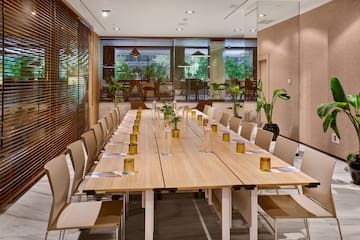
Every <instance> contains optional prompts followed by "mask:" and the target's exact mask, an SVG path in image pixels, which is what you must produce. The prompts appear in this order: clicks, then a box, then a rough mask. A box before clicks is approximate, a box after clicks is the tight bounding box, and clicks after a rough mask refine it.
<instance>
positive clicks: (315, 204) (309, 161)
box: [258, 149, 342, 239]
mask: <svg viewBox="0 0 360 240" xmlns="http://www.w3.org/2000/svg"><path fill="white" fill-rule="evenodd" d="M334 168H335V160H334V159H332V158H330V157H329V156H327V155H325V154H323V153H320V152H318V151H315V150H313V149H307V150H306V151H305V153H304V157H303V160H302V164H301V170H302V171H303V172H304V173H306V174H307V175H309V176H311V177H313V178H315V179H317V180H319V181H320V185H319V186H317V187H314V188H307V187H303V194H295V195H260V196H259V197H258V200H259V201H258V202H259V206H260V207H261V209H262V210H263V211H264V212H266V214H267V215H269V216H270V217H272V218H273V219H274V221H275V224H274V227H275V229H274V230H275V231H274V232H275V239H277V220H278V219H287V218H304V219H305V228H306V231H307V234H308V236H309V229H308V224H307V219H308V218H335V219H336V221H337V225H338V230H339V233H340V238H341V239H342V233H341V228H340V224H339V220H338V218H337V216H336V210H335V205H334V200H333V196H332V192H331V181H332V180H331V177H332V174H333V171H334ZM309 237H310V236H309Z"/></svg>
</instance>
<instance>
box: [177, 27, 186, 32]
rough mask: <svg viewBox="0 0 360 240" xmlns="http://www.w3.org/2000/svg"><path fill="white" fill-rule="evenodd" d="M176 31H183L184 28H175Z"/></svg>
mask: <svg viewBox="0 0 360 240" xmlns="http://www.w3.org/2000/svg"><path fill="white" fill-rule="evenodd" d="M176 31H178V32H181V31H184V29H183V28H176Z"/></svg>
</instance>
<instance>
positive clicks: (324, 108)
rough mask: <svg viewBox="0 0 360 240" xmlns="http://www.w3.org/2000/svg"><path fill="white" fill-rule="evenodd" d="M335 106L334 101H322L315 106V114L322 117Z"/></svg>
mask: <svg viewBox="0 0 360 240" xmlns="http://www.w3.org/2000/svg"><path fill="white" fill-rule="evenodd" d="M335 106H336V103H335V102H330V103H322V104H320V105H319V106H318V108H317V114H318V116H319V117H320V118H324V117H325V116H326V115H328V113H329V112H330V110H332V109H333V107H335Z"/></svg>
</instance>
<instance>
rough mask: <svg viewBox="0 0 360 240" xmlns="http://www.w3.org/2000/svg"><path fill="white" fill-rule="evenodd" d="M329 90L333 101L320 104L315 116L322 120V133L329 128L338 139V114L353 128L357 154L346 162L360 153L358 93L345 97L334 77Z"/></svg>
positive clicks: (359, 99) (359, 101) (359, 98)
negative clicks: (356, 139)
mask: <svg viewBox="0 0 360 240" xmlns="http://www.w3.org/2000/svg"><path fill="white" fill-rule="evenodd" d="M330 88H331V92H332V95H333V99H334V101H333V102H328V103H322V104H320V105H319V106H318V108H317V114H318V116H319V117H320V118H321V119H323V131H324V132H326V131H327V130H328V129H329V127H330V128H331V129H332V130H333V131H334V133H335V134H336V136H337V137H338V138H339V139H340V133H339V129H338V127H337V122H336V118H337V116H338V114H339V113H340V112H342V113H345V115H346V116H348V118H349V120H350V122H351V123H352V125H353V126H354V130H355V132H356V134H357V137H358V144H359V146H358V152H357V153H350V154H349V155H348V157H347V160H348V161H351V160H352V159H353V158H354V156H355V155H358V154H359V153H360V93H358V94H349V95H346V94H345V91H344V89H343V87H342V85H341V83H340V80H339V79H338V78H336V77H333V78H331V80H330Z"/></svg>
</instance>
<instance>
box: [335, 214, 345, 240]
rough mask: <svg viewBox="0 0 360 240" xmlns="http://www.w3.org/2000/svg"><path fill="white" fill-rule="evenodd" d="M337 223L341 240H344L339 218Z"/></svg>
mask: <svg viewBox="0 0 360 240" xmlns="http://www.w3.org/2000/svg"><path fill="white" fill-rule="evenodd" d="M336 222H337V225H338V229H339V234H340V239H341V240H342V239H343V236H342V232H341V228H340V222H339V219H338V218H336Z"/></svg>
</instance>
